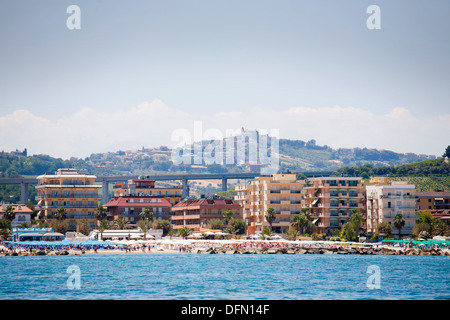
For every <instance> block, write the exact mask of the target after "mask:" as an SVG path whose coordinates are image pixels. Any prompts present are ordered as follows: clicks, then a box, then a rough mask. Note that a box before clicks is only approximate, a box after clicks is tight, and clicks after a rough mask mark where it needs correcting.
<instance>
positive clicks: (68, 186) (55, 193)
mask: <svg viewBox="0 0 450 320" xmlns="http://www.w3.org/2000/svg"><path fill="white" fill-rule="evenodd" d="M96 178H97V177H96V176H94V175H87V174H80V173H79V172H78V171H77V170H76V169H59V170H58V171H56V172H55V174H53V175H47V174H44V175H41V176H38V177H37V180H38V184H37V186H36V189H37V196H36V200H37V201H38V204H37V207H36V208H37V209H38V210H39V212H38V218H39V219H41V220H49V219H55V216H56V213H57V210H58V208H61V207H62V208H64V209H65V210H66V219H67V220H66V221H67V223H68V231H75V230H76V228H77V221H79V220H81V219H87V220H88V221H89V222H90V225H91V227H94V226H95V209H96V208H97V207H98V200H99V198H100V196H99V194H98V190H99V188H101V185H95V184H94V182H95V179H96Z"/></svg>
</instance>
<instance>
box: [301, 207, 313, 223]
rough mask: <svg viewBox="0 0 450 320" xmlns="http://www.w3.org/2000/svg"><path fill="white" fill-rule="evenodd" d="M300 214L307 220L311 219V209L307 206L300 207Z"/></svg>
mask: <svg viewBox="0 0 450 320" xmlns="http://www.w3.org/2000/svg"><path fill="white" fill-rule="evenodd" d="M300 214H301V215H303V216H305V217H306V219H308V220H309V221H312V220H313V219H312V215H311V210H310V209H309V208H302V209H301V210H300Z"/></svg>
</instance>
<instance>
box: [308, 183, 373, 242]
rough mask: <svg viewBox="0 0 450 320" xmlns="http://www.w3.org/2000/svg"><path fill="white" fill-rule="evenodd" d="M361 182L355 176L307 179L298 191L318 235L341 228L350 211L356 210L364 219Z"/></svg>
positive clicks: (348, 217) (330, 232)
mask: <svg viewBox="0 0 450 320" xmlns="http://www.w3.org/2000/svg"><path fill="white" fill-rule="evenodd" d="M361 180H362V178H359V177H321V178H310V179H308V183H307V185H306V186H305V187H304V188H303V192H302V193H303V195H304V201H303V203H302V204H303V205H304V207H306V208H309V209H310V213H311V215H312V216H313V217H314V218H315V221H316V225H317V226H318V230H317V231H318V232H319V233H327V234H328V235H330V234H332V230H333V229H340V228H342V226H343V225H344V224H345V223H346V222H347V221H348V220H349V219H350V216H351V214H352V210H353V209H357V210H358V211H359V212H360V213H361V214H362V215H363V218H364V217H365V206H364V187H363V185H362V181H361ZM316 219H317V220H316ZM362 228H363V229H364V228H365V226H362Z"/></svg>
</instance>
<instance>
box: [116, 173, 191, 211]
mask: <svg viewBox="0 0 450 320" xmlns="http://www.w3.org/2000/svg"><path fill="white" fill-rule="evenodd" d="M182 193H183V187H181V186H180V187H157V186H155V180H148V179H135V180H128V186H126V185H125V183H116V184H115V186H114V196H115V197H126V196H147V197H164V198H166V199H167V201H169V202H170V204H171V205H175V204H177V203H178V202H180V200H181V195H182Z"/></svg>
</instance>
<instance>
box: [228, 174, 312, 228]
mask: <svg viewBox="0 0 450 320" xmlns="http://www.w3.org/2000/svg"><path fill="white" fill-rule="evenodd" d="M303 184H304V181H303V180H297V178H296V174H274V175H272V176H271V177H257V178H256V179H255V180H254V181H251V182H249V183H247V184H241V185H238V186H236V191H237V195H236V196H235V200H236V201H238V202H239V204H240V205H241V206H242V208H243V218H244V220H246V221H247V234H248V235H251V234H254V233H259V232H262V231H263V230H264V228H266V227H269V226H270V225H269V222H268V221H267V220H266V218H265V216H266V214H267V210H268V209H269V208H273V209H274V211H275V217H276V219H275V221H273V222H272V228H273V230H274V232H277V233H285V232H287V231H288V230H289V228H290V225H291V219H292V217H293V216H294V215H297V214H299V213H300V210H301V208H302V207H301V202H302V194H301V191H302V186H303Z"/></svg>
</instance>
